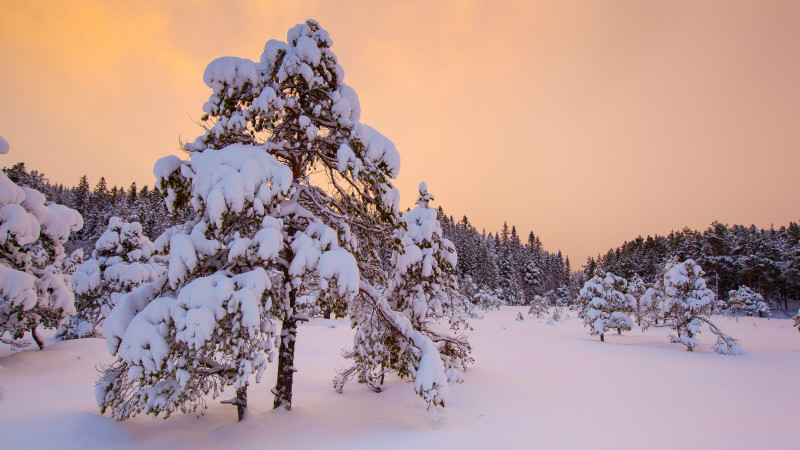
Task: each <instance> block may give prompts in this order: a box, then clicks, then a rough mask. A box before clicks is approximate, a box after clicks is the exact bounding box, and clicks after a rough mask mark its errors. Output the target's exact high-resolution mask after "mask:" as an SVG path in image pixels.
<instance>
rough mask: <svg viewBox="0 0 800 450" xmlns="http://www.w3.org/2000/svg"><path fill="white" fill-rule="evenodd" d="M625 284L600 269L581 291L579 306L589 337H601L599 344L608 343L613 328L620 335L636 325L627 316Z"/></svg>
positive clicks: (578, 300) (620, 279)
mask: <svg viewBox="0 0 800 450" xmlns="http://www.w3.org/2000/svg"><path fill="white" fill-rule="evenodd" d="M626 285H627V283H626V281H625V279H624V278H622V277H618V276H616V275H614V274H613V273H611V272H608V273H606V272H604V271H603V270H598V271H597V275H595V276H594V277H593V278H592V279H590V280H589V281H587V282H586V284H584V285H583V288H582V289H581V292H580V295H579V296H578V299H577V301H576V303H577V304H578V305H580V307H581V313H580V315H581V316H582V317H583V323H584V326H587V327H589V334H591V335H593V336H594V335H600V341H605V333H606V332H607V331H608V330H609V329H611V328H616V329H617V333H618V334H621V333H622V331H623V330H624V331H628V330H630V329H631V328H632V326H633V322H632V321H631V319H630V317H629V316H628V314H627V312H628V306H627V301H626V298H625V294H624V292H625V288H626Z"/></svg>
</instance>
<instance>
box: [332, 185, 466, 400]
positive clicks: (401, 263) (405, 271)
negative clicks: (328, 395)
mask: <svg viewBox="0 0 800 450" xmlns="http://www.w3.org/2000/svg"><path fill="white" fill-rule="evenodd" d="M432 199H433V196H432V195H430V194H429V193H428V189H427V186H426V185H425V183H421V184H420V187H419V198H418V199H417V203H416V207H415V208H414V209H412V210H410V211H407V212H405V213H403V215H402V217H401V225H402V229H400V230H399V231H398V234H397V239H398V241H399V242H400V247H399V249H398V250H396V251H395V252H394V253H393V255H392V263H393V266H394V276H393V277H392V280H391V284H390V285H389V289H388V290H387V291H386V293H385V296H386V299H387V301H388V304H389V306H390V307H391V308H392V309H393V310H394V311H397V313H399V314H400V315H401V316H402V317H404V318H405V319H407V321H408V323H409V324H410V325H411V327H413V328H414V329H415V330H419V332H420V333H421V334H422V335H423V336H425V337H427V338H428V339H429V340H430V342H431V343H432V344H434V345H436V346H437V348H438V349H439V354H440V361H436V360H433V359H431V360H427V361H426V360H423V359H419V356H418V355H417V352H418V349H417V348H414V347H407V346H406V343H405V342H404V340H403V339H402V336H392V335H394V334H396V333H397V331H396V330H393V329H392V328H391V327H387V326H386V322H385V321H383V320H376V319H379V316H378V315H376V311H375V309H374V308H371V307H367V308H362V307H358V308H355V309H353V313H354V314H353V316H352V321H353V325H354V327H356V328H357V329H358V331H357V332H356V336H355V342H354V348H353V350H352V351H350V352H348V353H346V356H347V357H348V358H350V359H352V360H353V361H354V363H355V364H354V366H353V367H352V368H350V369H347V370H345V371H342V372H341V373H340V375H339V376H338V377H337V378H336V379H335V380H334V386H335V387H336V389H337V391H339V392H341V390H342V387H343V385H344V383H345V382H346V381H347V380H348V379H350V378H351V377H352V376H354V375H356V374H357V375H358V376H359V379H360V380H361V381H366V382H367V383H369V385H370V387H371V388H372V389H373V390H380V389H381V388H380V380H382V379H383V376H384V374H386V373H389V372H395V373H397V374H398V375H399V376H400V377H401V378H415V375H417V374H418V373H419V372H420V371H423V370H429V369H426V368H425V367H423V366H424V365H430V364H435V365H437V366H438V365H440V364H441V365H442V367H443V369H444V373H445V374H446V378H445V379H438V380H434V382H435V384H438V385H440V386H441V387H439V388H437V387H435V386H430V387H428V388H427V389H425V387H424V386H422V385H421V381H422V380H420V378H421V377H420V376H416V379H415V387H416V388H417V392H418V393H419V394H420V396H422V397H423V398H424V399H425V400H426V401H427V402H428V403H429V404H430V405H434V406H444V402H445V399H446V398H445V396H444V395H442V392H441V390H442V389H443V388H446V386H447V382H459V381H461V380H462V374H463V371H464V370H465V369H466V365H467V364H468V363H469V362H471V361H472V359H471V358H470V356H469V352H470V346H469V343H468V341H467V338H466V336H465V335H463V331H464V330H465V329H467V328H469V324H468V323H466V321H465V319H464V313H465V311H463V308H462V307H461V305H460V304H459V303H458V302H457V291H456V289H457V284H456V280H455V276H454V275H453V273H454V271H455V267H456V263H457V258H456V252H455V247H454V246H453V244H452V243H451V242H450V241H449V240H448V239H446V238H444V237H443V235H442V227H441V224H440V222H439V220H437V216H436V210H435V209H433V208H431V207H430V204H429V202H430V201H431V200H432ZM367 306H369V305H367ZM440 324H441V325H449V328H450V332H449V333H448V332H443V331H441V330H438V329H437V327H438V325H440ZM387 335H388V336H387ZM437 372H438V370H437Z"/></svg>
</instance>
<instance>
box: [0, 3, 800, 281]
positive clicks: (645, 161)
mask: <svg viewBox="0 0 800 450" xmlns="http://www.w3.org/2000/svg"><path fill="white" fill-rule="evenodd" d="M0 11H2V13H1V14H0V98H2V100H0V135H2V136H4V137H5V138H6V139H7V140H8V141H9V142H10V144H11V152H10V153H9V154H8V155H5V156H2V159H3V160H2V161H0V165H4V166H10V165H12V164H14V163H15V162H18V161H24V162H25V163H26V165H27V166H28V168H29V169H37V170H39V171H42V172H44V173H45V174H46V175H47V176H48V178H50V180H51V181H55V182H59V183H64V184H68V185H74V184H77V181H78V179H79V178H80V176H81V175H83V174H86V175H88V176H89V181H90V183H91V184H92V185H94V183H96V182H97V180H98V179H99V177H100V176H105V177H106V178H107V179H108V181H109V183H111V184H116V185H122V186H125V187H127V186H128V185H129V184H130V183H131V182H132V181H136V183H137V184H139V186H142V185H144V184H148V185H150V186H152V185H153V182H154V178H153V175H152V167H153V164H154V162H155V161H156V159H158V158H160V157H161V156H164V155H167V154H170V153H173V154H181V153H180V151H179V141H180V140H184V141H185V140H193V139H194V138H195V137H196V136H197V135H199V134H201V131H202V130H201V129H200V127H199V126H198V125H196V124H195V123H194V122H193V119H197V118H199V117H200V116H201V115H202V109H201V108H202V105H203V103H204V102H205V101H206V100H207V99H208V95H209V93H210V91H209V89H208V88H207V87H206V86H205V85H204V84H203V80H202V75H203V70H204V69H205V67H206V65H207V64H208V62H210V61H211V60H213V59H215V58H217V57H220V56H227V55H230V56H239V57H245V58H250V59H253V60H258V59H259V57H260V55H261V52H262V50H263V45H264V43H265V42H266V41H267V40H268V39H273V38H274V39H281V40H285V39H286V30H288V29H289V28H290V27H291V26H293V25H294V24H296V23H299V22H302V21H303V20H304V19H306V18H315V19H317V20H318V21H319V22H320V24H321V25H322V26H323V27H324V28H325V29H327V30H328V32H329V33H330V35H331V38H332V39H333V41H334V46H333V50H334V52H335V53H336V54H337V55H338V57H339V61H340V63H341V65H342V66H343V67H344V69H345V73H346V75H345V82H346V83H347V84H349V85H350V86H352V87H353V88H355V90H356V92H358V94H359V97H360V100H361V107H362V115H361V120H362V122H364V123H366V124H369V125H371V126H373V127H375V128H376V129H378V130H379V131H380V132H381V133H383V134H384V135H386V136H387V137H388V138H390V139H391V140H393V141H394V143H395V144H396V145H397V148H398V150H399V151H400V154H401V156H402V169H401V172H400V177H399V178H398V180H397V185H398V186H399V188H400V190H401V192H402V195H403V200H402V205H403V206H409V205H411V204H412V202H413V200H414V198H415V196H416V188H417V186H418V184H419V182H420V181H423V180H424V181H426V182H427V183H428V187H429V188H430V190H431V192H432V193H433V194H434V195H435V196H436V200H437V201H436V202H435V204H436V205H442V206H444V207H445V208H446V210H447V211H448V212H449V213H451V214H453V215H454V216H456V217H457V218H460V217H461V216H463V215H464V214H466V215H467V216H468V217H469V218H470V220H471V221H472V223H473V224H474V225H475V226H476V227H477V228H478V229H479V230H480V229H481V228H485V229H486V230H487V231H494V230H497V229H499V228H500V227H501V226H502V224H503V222H504V221H508V223H509V224H515V225H516V226H517V228H518V231H519V232H520V234H522V236H523V239H524V238H526V237H527V234H528V232H529V231H530V230H533V231H534V233H536V234H537V235H538V236H540V237H541V239H542V241H543V242H544V245H545V247H546V248H547V249H548V250H550V251H556V250H558V249H561V250H562V252H564V253H565V254H566V255H568V256H569V257H570V259H571V261H572V264H573V269H578V268H579V266H580V265H581V264H583V263H584V262H585V260H586V257H587V256H588V255H596V254H597V253H598V252H603V253H604V252H605V251H606V250H608V248H610V247H612V246H617V245H620V244H622V242H623V241H624V240H629V239H632V238H635V237H636V236H637V235H640V234H641V235H647V234H655V233H658V234H666V233H668V232H669V231H670V230H672V229H680V228H682V227H683V226H689V227H691V228H698V229H704V228H705V227H707V226H708V225H709V224H710V223H711V221H713V220H719V221H721V222H725V223H728V224H733V223H743V224H751V223H754V224H755V225H757V226H759V227H769V226H770V224H771V223H774V224H775V225H776V226H779V225H786V224H788V223H789V221H791V220H795V221H796V220H798V219H800V213H799V212H800V211H799V210H798V206H800V183H798V175H797V173H798V169H800V51H799V50H798V48H800V2H797V1H792V0H787V1H768V0H762V1H731V0H724V1H702V0H701V1H674V0H671V1H659V0H654V1H641V0H619V1H613V2H609V1H597V0H583V1H565V0H552V1H519V2H497V1H466V0H454V1H449V2H444V1H442V2H439V1H432V0H428V1H419V2H417V1H411V2H388V1H387V2H379V1H375V2H361V1H318V2H316V1H309V2H306V1H302V2H299V1H298V2H289V1H282V2H274V1H258V2H255V1H254V2H245V1H241V2H240V1H227V2H211V1H197V2H183V1H180V2H179V1H175V2H164V1H159V2H155V1H154V2H150V1H138V2H103V1H79V0H76V1H69V2H67V1H63V2H46V1H42V2H19V1H10V0H0Z"/></svg>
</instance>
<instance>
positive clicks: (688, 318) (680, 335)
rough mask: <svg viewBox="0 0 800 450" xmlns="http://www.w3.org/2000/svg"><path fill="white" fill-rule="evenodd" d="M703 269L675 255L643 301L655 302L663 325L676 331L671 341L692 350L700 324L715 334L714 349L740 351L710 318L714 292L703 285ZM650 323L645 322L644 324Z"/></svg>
mask: <svg viewBox="0 0 800 450" xmlns="http://www.w3.org/2000/svg"><path fill="white" fill-rule="evenodd" d="M703 274H704V273H703V269H702V268H701V267H700V266H699V265H698V264H697V263H695V262H694V261H693V260H691V259H688V260H686V261H684V262H678V259H677V257H674V258H672V259H671V260H669V261H667V263H666V264H665V266H664V269H663V270H662V272H661V276H660V277H659V278H658V279H657V280H656V283H655V284H654V285H653V287H652V288H650V289H648V291H647V293H646V294H645V298H646V301H647V302H649V303H652V304H655V305H657V307H658V310H659V315H660V317H661V318H662V319H663V320H664V326H668V327H669V328H671V329H672V330H673V331H674V332H675V334H672V335H670V340H671V342H673V343H680V344H683V345H685V346H686V350H687V351H690V352H691V351H693V349H694V348H695V347H697V345H698V344H699V343H700V341H698V340H697V338H696V337H695V336H696V335H697V334H698V333H699V332H700V327H701V326H702V325H703V323H705V324H707V325H708V326H709V328H710V329H711V332H712V333H714V334H715V335H716V336H717V343H716V344H715V345H714V350H715V351H716V352H717V353H722V354H740V353H741V349H740V348H739V344H738V342H737V341H736V339H734V338H733V337H731V336H728V335H727V334H725V333H723V332H722V331H721V330H720V329H719V328H718V327H717V326H716V325H714V324H713V323H712V322H711V321H710V320H709V319H708V317H707V316H708V315H710V314H711V310H712V306H713V302H714V292H712V291H711V290H710V289H708V288H707V287H706V280H705V279H704V278H703ZM649 325H651V324H650V323H646V324H645V327H647V326H649Z"/></svg>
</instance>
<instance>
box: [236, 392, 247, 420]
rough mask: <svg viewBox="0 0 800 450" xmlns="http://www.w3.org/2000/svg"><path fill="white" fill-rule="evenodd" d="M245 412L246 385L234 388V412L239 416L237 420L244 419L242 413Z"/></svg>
mask: <svg viewBox="0 0 800 450" xmlns="http://www.w3.org/2000/svg"><path fill="white" fill-rule="evenodd" d="M246 412H247V386H246V385H245V387H243V388H239V389H237V390H236V414H237V415H238V417H239V422H241V421H242V419H244V414H245V413H246Z"/></svg>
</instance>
